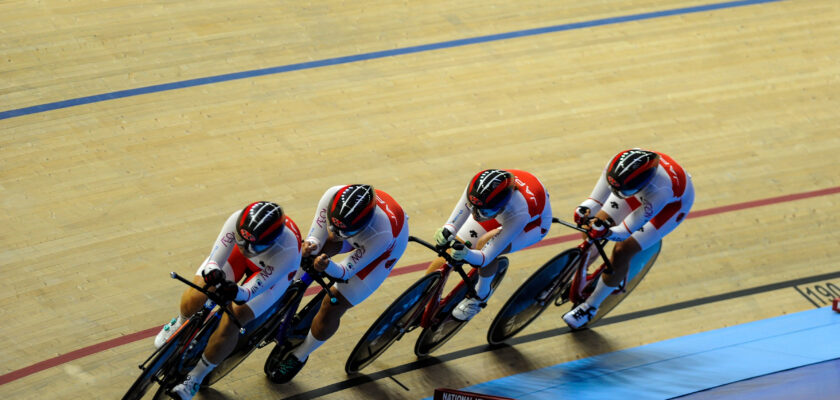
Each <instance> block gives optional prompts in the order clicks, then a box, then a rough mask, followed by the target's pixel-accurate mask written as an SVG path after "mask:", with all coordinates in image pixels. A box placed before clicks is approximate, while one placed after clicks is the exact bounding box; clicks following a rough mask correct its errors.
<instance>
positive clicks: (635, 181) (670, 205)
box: [563, 149, 694, 329]
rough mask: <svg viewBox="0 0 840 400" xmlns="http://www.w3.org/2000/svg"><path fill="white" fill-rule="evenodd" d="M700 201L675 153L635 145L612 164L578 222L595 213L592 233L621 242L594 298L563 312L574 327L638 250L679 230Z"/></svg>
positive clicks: (592, 312)
mask: <svg viewBox="0 0 840 400" xmlns="http://www.w3.org/2000/svg"><path fill="white" fill-rule="evenodd" d="M692 204H694V185H693V184H692V183H691V175H689V174H687V173H686V172H685V171H684V170H683V168H682V167H681V166H680V165H679V164H677V163H676V162H675V161H674V160H673V159H672V158H671V157H669V156H667V155H665V154H663V153H658V152H655V151H649V150H642V149H630V150H624V151H622V152H620V153H618V154H616V155H615V156H614V157H613V158H612V159H611V160H610V162H609V163H608V164H607V166H606V168H605V169H604V172H603V173H602V174H601V177H600V178H599V179H598V183H596V184H595V189H593V191H592V194H591V195H590V196H589V198H588V199H586V200H584V202H583V203H581V205H580V206H578V207H577V209H575V214H574V219H575V222H576V223H578V224H584V225H589V218H590V216H593V215H594V217H595V218H598V219H599V220H601V221H605V222H606V224H592V225H591V227H590V230H589V233H588V235H589V237H591V238H606V239H608V240H611V241H615V242H617V243H616V244H615V248H614V249H613V252H612V255H611V258H610V261H611V262H612V265H613V273H612V274H606V273H604V274H602V275H601V279H600V280H599V281H598V284H597V285H596V287H595V290H594V291H593V292H592V294H591V295H590V296H589V298H588V299H587V300H586V301H585V302H583V303H580V304H579V305H578V306H577V307H575V308H574V309H572V310H571V311H569V312H568V313H566V314H565V315H564V316H563V320H564V321H565V322H566V323H567V324H568V325H569V326H570V327H572V328H575V329H577V328H580V327H581V326H583V325H585V324H586V323H588V322H589V321H590V320H591V319H592V317H593V316H595V313H596V312H597V311H598V307H599V306H600V305H601V303H602V302H603V301H604V299H606V298H607V297H608V296H609V295H610V294H612V293H613V292H614V291H615V290H616V289H617V288H618V286H619V285H620V284H621V281H622V280H624V279H625V278H626V276H627V271H628V269H629V267H630V260H631V259H632V258H633V256H634V255H636V254H637V253H639V252H641V251H642V250H644V249H647V248H648V247H650V246H652V245H654V244H656V243H657V242H658V241H659V240H661V239H662V238H663V237H665V235H667V234H668V233H670V232H671V231H673V230H674V228H676V227H677V225H679V224H680V223H681V222H682V221H683V219H685V216H686V215H688V212H689V210H691V206H692Z"/></svg>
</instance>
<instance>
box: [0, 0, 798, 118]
mask: <svg viewBox="0 0 840 400" xmlns="http://www.w3.org/2000/svg"><path fill="white" fill-rule="evenodd" d="M779 1H784V0H742V1H730V2H726V3H718V4H706V5H701V6H694V7H685V8H676V9H673V10H664V11H654V12H649V13H642V14H633V15H625V16H619V17H612V18H604V19H596V20H592V21H584V22H575V23H571V24H563V25H554V26H547V27H543V28H534V29H525V30H521V31H513V32H506V33H498V34H494V35H486V36H478V37H474V38H467V39H458V40H450V41H446V42H439V43H431V44H424V45H419V46H411V47H403V48H399V49H392V50H384V51H375V52H372V53H364V54H358V55H353V56H344V57H335V58H327V59H324V60H317V61H309V62H303V63H297V64H289V65H282V66H278V67H270V68H262V69H255V70H250V71H242V72H234V73H230V74H224V75H216V76H209V77H205V78H197V79H189V80H185V81H179V82H172V83H164V84H160V85H152V86H145V87H141V88H137V89H128V90H120V91H116V92H110V93H103V94H97V95H93V96H85V97H79V98H75V99H69V100H62V101H56V102H53V103H46V104H41V105H37V106H31V107H24V108H18V109H15V110H9V111H2V112H0V120H3V119H9V118H14V117H20V116H23V115H29V114H37V113H42V112H46V111H52V110H58V109H62V108H68V107H73V106H78V105H83V104H91V103H98V102H101V101H106V100H115V99H121V98H124V97H131V96H139V95H142V94H148V93H157V92H164V91H167V90H175V89H183V88H188V87H194V86H201V85H209V84H213V83H219V82H227V81H233V80H238V79H247V78H254V77H258V76H264V75H273V74H280V73H284V72H291V71H299V70H304V69H313V68H319V67H327V66H332V65H340V64H348V63H353V62H359V61H366V60H374V59H378V58H385V57H393V56H399V55H404V54H412V53H420V52H424V51H432V50H439V49H448V48H453V47H461V46H468V45H471V44H477V43H487V42H495V41H500V40H507V39H515V38H521V37H526V36H536V35H542V34H546V33H554V32H561V31H569V30H574V29H583V28H591V27H595V26H603V25H612V24H620V23H623V22H631V21H640V20H646V19H653V18H660V17H669V16H674V15H681V14H691V13H698V12H704V11H713V10H720V9H725V8H734V7H743V6H750V5H755V4H764V3H773V2H779Z"/></svg>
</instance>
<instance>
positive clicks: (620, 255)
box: [613, 237, 642, 261]
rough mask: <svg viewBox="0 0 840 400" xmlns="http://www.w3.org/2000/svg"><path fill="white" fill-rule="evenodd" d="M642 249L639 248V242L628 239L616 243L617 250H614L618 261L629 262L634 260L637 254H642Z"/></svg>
mask: <svg viewBox="0 0 840 400" xmlns="http://www.w3.org/2000/svg"><path fill="white" fill-rule="evenodd" d="M641 250H642V247H641V246H639V242H637V241H636V239H634V238H632V237H631V238H628V239H627V240H625V241H622V242H616V244H615V248H614V249H613V256H614V258H615V259H616V260H627V261H629V260H630V259H631V258H633V256H634V255H636V253H638V252H640V251H641Z"/></svg>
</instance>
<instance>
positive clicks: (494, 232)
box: [473, 228, 502, 249]
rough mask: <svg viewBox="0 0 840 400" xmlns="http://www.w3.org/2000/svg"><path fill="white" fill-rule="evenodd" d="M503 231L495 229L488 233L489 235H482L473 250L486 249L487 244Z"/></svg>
mask: <svg viewBox="0 0 840 400" xmlns="http://www.w3.org/2000/svg"><path fill="white" fill-rule="evenodd" d="M501 230H502V229H501V228H496V229H493V230H492V231H490V232H487V233H485V234H483V235H481V237H480V238H478V241H477V242H476V243H475V246H473V248H474V249H480V248H482V247H484V245H485V244H487V242H489V241H490V239H493V237H495V236H496V235H498V234H499V232H501Z"/></svg>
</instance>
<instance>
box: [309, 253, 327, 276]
mask: <svg viewBox="0 0 840 400" xmlns="http://www.w3.org/2000/svg"><path fill="white" fill-rule="evenodd" d="M328 265H330V258H329V257H327V255H326V254H321V255H319V256H318V257H315V260H313V261H312V268H314V269H315V270H316V271H318V272H324V270H326V269H327V266H328Z"/></svg>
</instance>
